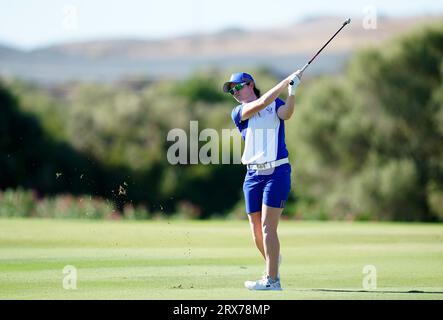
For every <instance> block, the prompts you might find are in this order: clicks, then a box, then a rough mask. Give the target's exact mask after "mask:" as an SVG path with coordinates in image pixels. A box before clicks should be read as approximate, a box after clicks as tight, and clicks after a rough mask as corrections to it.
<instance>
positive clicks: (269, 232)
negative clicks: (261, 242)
mask: <svg viewBox="0 0 443 320" xmlns="http://www.w3.org/2000/svg"><path fill="white" fill-rule="evenodd" d="M262 230H263V231H262V234H263V237H269V236H273V235H275V234H277V229H276V228H275V227H274V226H272V225H270V224H267V223H263V226H262Z"/></svg>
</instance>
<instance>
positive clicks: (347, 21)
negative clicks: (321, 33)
mask: <svg viewBox="0 0 443 320" xmlns="http://www.w3.org/2000/svg"><path fill="white" fill-rule="evenodd" d="M349 23H351V18H348V19H347V20H346V21H345V22H343V25H342V26H341V27H340V29H338V30H337V32H336V33H335V34H334V35H333V36H332V37H331V39H329V40H328V42H326V43H325V44H324V46H323V47H321V49H320V50H318V52H317V53H316V54H315V56H313V57H312V59H311V60H309V62H308V63H307V64H305V65H304V66H303V68H301V73H303V71H305V69H306V68H307V67H308V66H309V65H310V64H311V62H312V61H313V60H314V59H315V58H316V57H317V56H318V54H319V53H320V52H321V51H322V50H323V49H324V48H325V47H326V46H327V45H328V43H329V42H331V40H332V39H334V37H335V36H336V35H337V34H338V33H339V32H340V31H341V29H343V28H344V27H345V26H346V25H347V24H349ZM289 84H290V85H293V84H294V81H291V82H290V83H289Z"/></svg>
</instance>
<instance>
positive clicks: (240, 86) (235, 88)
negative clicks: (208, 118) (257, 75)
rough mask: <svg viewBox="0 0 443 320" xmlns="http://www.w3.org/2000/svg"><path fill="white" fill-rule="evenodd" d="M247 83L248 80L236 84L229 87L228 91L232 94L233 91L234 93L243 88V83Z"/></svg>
mask: <svg viewBox="0 0 443 320" xmlns="http://www.w3.org/2000/svg"><path fill="white" fill-rule="evenodd" d="M247 84H248V82H243V83H239V84H236V85H235V86H233V87H232V88H231V89H229V91H228V92H229V93H230V94H232V95H233V94H234V93H236V92H238V91H240V90H241V89H243V87H244V86H245V85H247Z"/></svg>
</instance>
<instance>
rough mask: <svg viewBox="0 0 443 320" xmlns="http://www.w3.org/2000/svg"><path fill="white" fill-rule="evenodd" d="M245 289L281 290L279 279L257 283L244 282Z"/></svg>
mask: <svg viewBox="0 0 443 320" xmlns="http://www.w3.org/2000/svg"><path fill="white" fill-rule="evenodd" d="M245 287H246V288H248V289H249V290H274V291H280V290H282V288H281V284H280V279H278V278H277V280H272V279H271V278H270V277H266V279H260V280H257V281H245Z"/></svg>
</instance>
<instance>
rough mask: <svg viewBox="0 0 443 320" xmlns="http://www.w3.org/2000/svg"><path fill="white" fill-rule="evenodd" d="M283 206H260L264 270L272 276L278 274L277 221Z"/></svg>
mask: <svg viewBox="0 0 443 320" xmlns="http://www.w3.org/2000/svg"><path fill="white" fill-rule="evenodd" d="M282 211H283V208H273V207H268V206H267V205H265V204H263V206H262V230H263V246H264V249H265V250H264V251H265V257H266V272H267V273H268V275H269V276H270V277H272V278H274V279H275V278H277V275H278V256H279V254H280V242H279V240H278V235H277V226H278V221H279V220H280V216H281V213H282Z"/></svg>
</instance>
